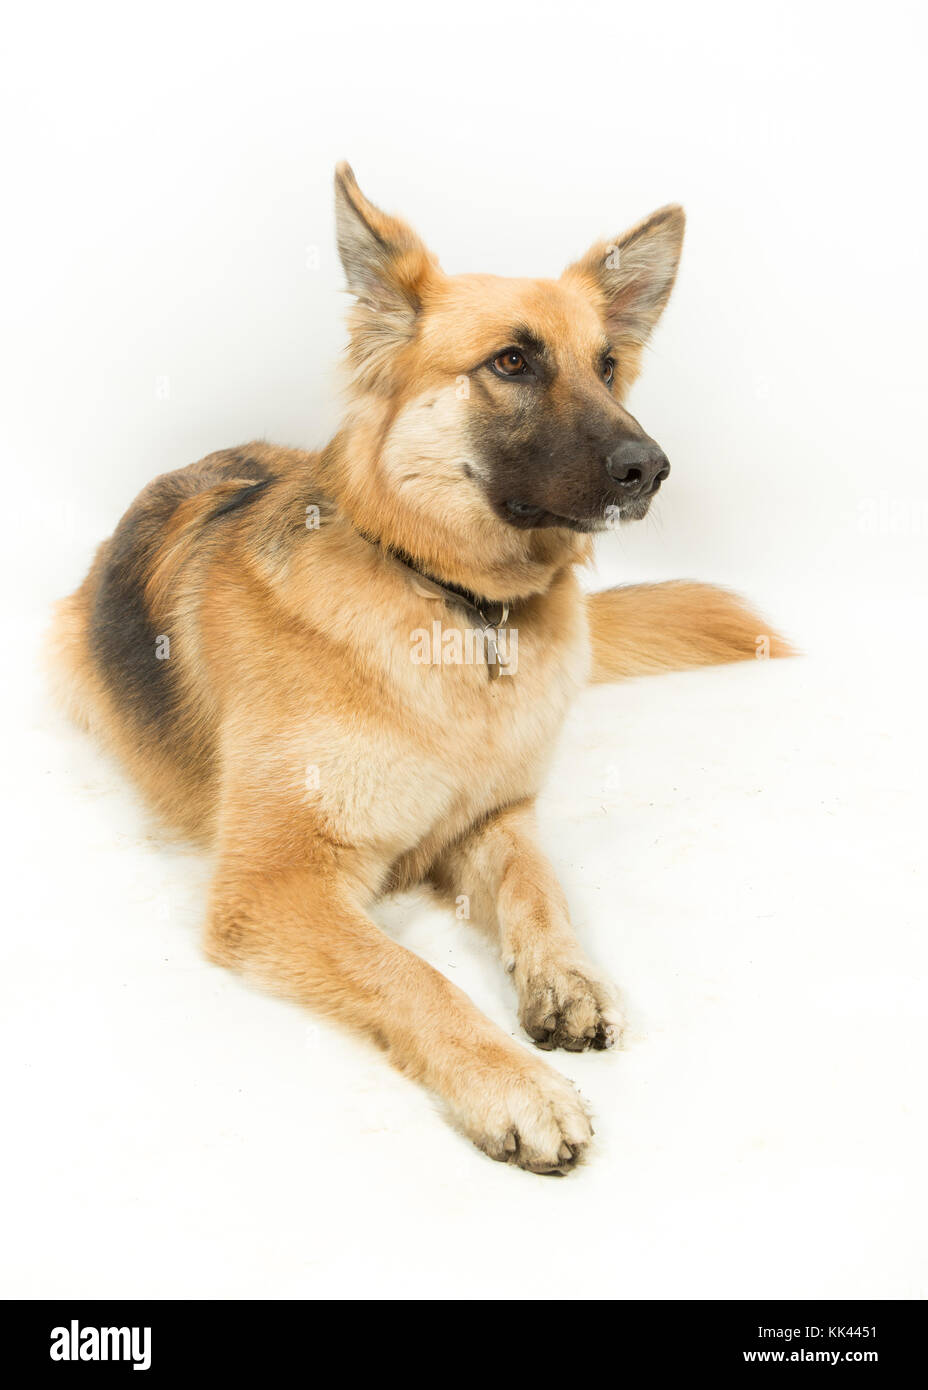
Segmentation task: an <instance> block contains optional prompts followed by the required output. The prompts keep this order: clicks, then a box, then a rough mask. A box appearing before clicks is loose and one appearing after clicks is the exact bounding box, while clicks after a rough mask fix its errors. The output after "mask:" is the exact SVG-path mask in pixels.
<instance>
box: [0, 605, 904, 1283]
mask: <svg viewBox="0 0 928 1390" xmlns="http://www.w3.org/2000/svg"><path fill="white" fill-rule="evenodd" d="M779 616H781V617H782V618H783V620H784V622H785V625H786V626H787V627H791V630H792V631H794V632H797V633H798V634H799V635H800V636H801V638H802V640H803V641H804V642H805V643H806V645H807V647H808V649H809V651H810V655H808V656H807V657H805V658H804V659H802V660H799V661H795V662H792V663H775V664H764V663H761V662H754V663H750V664H746V665H745V666H743V667H738V668H728V669H722V670H713V671H707V672H700V673H693V674H686V675H679V676H671V677H664V678H660V679H652V680H648V681H640V682H637V683H633V684H629V685H626V686H624V687H613V688H603V689H599V690H596V691H591V692H590V693H589V694H587V695H586V696H585V698H584V699H583V701H582V703H581V704H580V705H579V706H578V708H577V709H576V711H575V713H574V716H573V718H572V720H571V723H570V725H569V727H568V729H567V731H566V733H565V737H564V739H563V742H562V745H561V747H560V750H559V754H558V757H557V759H556V762H555V765H554V768H553V773H552V776H551V779H550V782H549V785H548V790H547V794H546V797H545V800H544V804H543V808H542V824H543V834H544V839H545V841H546V843H547V846H548V849H549V852H550V854H551V857H552V858H553V860H554V862H555V863H556V864H557V866H558V868H559V870H560V873H561V875H562V878H563V880H564V882H565V884H566V886H567V888H568V891H569V896H570V899H571V901H572V904H573V909H574V914H575V920H576V923H577V927H578V930H579V933H580V935H581V937H582V938H583V940H584V941H585V942H586V943H587V945H588V948H589V950H590V952H591V953H592V954H593V955H594V956H595V957H597V958H599V960H600V961H602V962H603V964H604V965H605V966H606V967H608V969H609V970H610V971H611V972H612V974H613V975H614V977H615V978H616V979H617V980H618V981H619V982H620V983H621V984H622V986H623V987H624V990H625V994H626V1000H627V1005H628V1009H629V1012H630V1016H631V1020H632V1026H631V1029H630V1036H629V1039H628V1045H627V1048H626V1050H625V1051H623V1052H622V1053H620V1054H614V1055H605V1056H604V1055H592V1056H581V1057H577V1056H568V1055H561V1054H553V1055H551V1057H550V1062H551V1065H552V1066H555V1067H558V1068H559V1069H561V1070H562V1071H563V1072H564V1073H565V1074H567V1075H569V1076H571V1077H572V1078H574V1080H575V1081H576V1082H577V1083H578V1085H579V1086H580V1087H581V1089H582V1090H583V1092H584V1093H585V1095H586V1096H587V1097H588V1098H589V1100H590V1102H591V1104H592V1106H593V1109H594V1111H595V1115H596V1129H597V1143H596V1149H595V1153H594V1155H593V1157H592V1160H591V1161H590V1163H589V1164H588V1165H587V1166H586V1167H585V1168H584V1169H582V1170H580V1171H578V1172H577V1173H575V1174H573V1175H572V1176H571V1177H569V1178H567V1179H541V1178H537V1177H533V1176H530V1175H527V1174H524V1173H522V1172H520V1171H517V1170H515V1169H509V1168H505V1167H503V1166H501V1165H497V1164H494V1163H491V1162H490V1161H489V1160H487V1159H486V1158H484V1157H482V1156H481V1155H480V1154H479V1153H478V1152H477V1151H476V1150H474V1149H472V1148H471V1147H470V1145H469V1144H468V1143H467V1142H466V1141H465V1140H463V1139H462V1138H460V1137H459V1136H458V1135H457V1134H456V1133H455V1132H454V1131H453V1130H451V1129H450V1128H448V1126H447V1125H446V1124H445V1123H444V1122H443V1121H442V1119H441V1118H440V1116H439V1115H438V1113H437V1112H436V1110H435V1107H434V1106H433V1104H432V1102H431V1101H430V1100H429V1099H428V1097H427V1096H425V1095H424V1094H423V1093H421V1092H420V1091H419V1090H417V1089H416V1087H415V1086H413V1085H412V1084H410V1083H408V1082H406V1081H405V1080H403V1079H402V1078H400V1077H399V1076H397V1075H395V1074H393V1073H392V1072H391V1071H390V1070H389V1069H388V1067H387V1066H386V1065H385V1063H384V1062H383V1061H382V1059H381V1057H380V1056H379V1055H378V1054H377V1053H376V1052H374V1051H373V1050H372V1049H370V1048H368V1047H367V1046H366V1045H365V1044H363V1043H361V1042H358V1041H356V1040H355V1039H353V1038H350V1037H347V1036H343V1035H341V1034H340V1033H338V1032H336V1031H334V1030H333V1029H331V1028H330V1027H329V1026H328V1025H326V1024H323V1023H319V1022H316V1021H313V1020H312V1019H310V1018H308V1017H307V1016H304V1015H303V1014H302V1013H301V1012H300V1011H299V1010H298V1009H296V1008H294V1007H291V1006H288V1005H286V1004H283V1003H280V1002H278V1001H276V1000H273V999H269V998H265V997H263V996H261V995H260V994H257V993H255V992H254V991H253V990H252V989H250V988H249V987H247V986H246V985H245V984H243V983H242V982H240V981H239V980H238V979H236V978H234V977H232V976H231V975H228V974H226V973H223V972H222V971H221V970H219V969H216V968H214V967H211V966H209V965H207V964H206V963H205V962H204V961H203V960H202V959H201V956H200V953H199V948H198V927H199V921H200V917H201V913H202V909H203V901H204V889H205V884H206V881H207V872H208V868H207V865H206V864H205V863H204V862H203V860H202V859H201V858H200V857H199V856H197V855H196V854H193V853H189V852H186V851H184V850H182V849H179V848H177V847H171V846H167V845H165V844H164V843H162V842H160V841H159V840H158V839H157V838H154V837H152V836H151V835H150V833H149V831H148V829H147V827H146V825H145V822H144V821H143V819H142V817H141V814H140V812H139V809H138V806H137V803H136V801H135V799H134V796H133V795H132V793H131V791H130V790H129V789H128V788H127V787H126V785H125V784H124V783H123V781H122V780H121V778H120V776H119V774H118V773H117V772H116V771H115V770H114V769H112V768H111V767H110V766H108V765H107V764H106V763H105V762H104V761H103V760H102V759H101V758H100V756H99V755H98V754H97V753H96V751H95V750H94V749H93V748H92V747H90V746H89V744H87V743H86V742H85V741H84V739H83V738H82V737H81V736H79V735H77V734H75V733H74V732H72V731H71V730H70V729H69V728H68V727H67V726H66V725H64V724H63V723H62V722H61V721H60V720H59V718H58V716H57V715H55V714H54V713H52V712H50V711H49V710H48V709H47V707H46V706H45V704H44V703H43V700H42V697H41V695H40V687H39V685H38V681H37V678H35V679H33V678H32V677H31V676H30V677H29V679H28V680H27V682H25V683H24V684H19V685H16V686H14V695H13V704H12V706H11V708H10V710H9V711H8V713H7V716H6V720H7V722H6V727H7V730H8V731H11V732H12V734H13V737H12V739H11V743H12V745H13V747H12V748H11V758H12V782H11V786H12V788H13V792H14V795H13V797H12V798H11V800H10V802H9V807H10V810H11V817H10V823H9V824H8V826H7V829H6V832H5V837H6V850H7V858H8V867H7V871H6V875H5V888H6V890H7V891H6V894H5V898H6V902H7V907H8V911H7V913H6V914H5V915H6V927H5V931H4V955H5V960H4V964H3V969H2V976H0V979H2V986H0V988H2V1001H3V1006H2V1029H3V1055H4V1066H3V1090H4V1098H3V1118H4V1126H3V1127H4V1131H5V1142H4V1157H3V1166H4V1168H5V1170H6V1178H5V1188H6V1191H7V1194H8V1197H11V1199H12V1200H11V1201H10V1203H9V1206H10V1208H11V1210H8V1211H7V1214H6V1216H5V1220H4V1227H5V1229H4V1233H3V1246H4V1258H3V1262H2V1263H3V1289H2V1292H3V1293H4V1294H6V1295H26V1296H39V1295H44V1296H56V1297H62V1296H65V1295H67V1296H73V1297H76V1296H83V1297H91V1296H107V1297H109V1296H117V1295H119V1296H155V1297H167V1296H181V1297H184V1296H188V1297H200V1296H233V1295H242V1296H252V1297H267V1296H284V1297H290V1296H336V1295H354V1296H360V1297H382V1296H390V1297H407V1296H430V1297H440V1298H443V1297H457V1296H464V1297H482V1296H486V1297H493V1298H503V1299H506V1298H517V1297H550V1296H555V1297H563V1298H586V1297H600V1296H607V1297H630V1298H639V1297H650V1296H656V1297H663V1298H679V1297H707V1298H719V1297H736V1298H746V1297H759V1296H764V1297H784V1296H790V1297H801V1298H812V1297H822V1296H830V1297H839V1298H841V1297H869V1296H875V1297H904V1298H914V1297H925V1296H926V1295H928V1273H926V1255H925V1249H926V1240H925V1237H926V1220H925V1217H926V1202H925V1171H926V1157H928V1155H926V1134H928V1129H926V1098H925V1081H924V1074H925V1057H926V1050H925V1023H924V1019H925V998H926V983H928V981H926V975H928V945H926V938H925V913H924V892H923V887H922V879H921V873H922V859H923V842H924V808H923V793H924V780H923V773H922V771H921V763H920V760H922V759H923V755H924V747H925V740H924V733H923V730H922V724H923V718H924V711H923V694H922V693H921V689H920V685H921V683H920V680H919V679H918V677H919V674H920V668H921V664H922V658H921V648H920V641H921V639H920V636H919V626H918V623H919V614H918V612H917V611H912V612H909V613H906V612H904V611H900V609H899V605H898V604H894V605H893V606H892V608H891V609H890V607H889V606H888V605H880V604H874V605H873V606H872V607H871V608H870V609H868V608H867V607H866V606H864V607H858V608H856V610H854V614H853V619H851V618H850V617H849V616H847V615H845V617H843V618H841V619H840V621H839V620H838V619H836V618H835V617H834V615H828V614H827V613H826V614H820V615H818V616H816V615H810V614H809V613H808V612H806V611H805V610H804V609H803V607H802V604H801V602H800V601H799V599H798V597H797V598H796V599H795V600H794V599H791V598H790V597H789V595H788V594H784V597H783V601H782V605H781V609H780V613H779ZM852 622H853V625H854V626H853V629H852V626H851V624H852ZM38 625H39V614H38V613H36V614H35V615H32V616H29V615H27V616H26V617H24V618H21V628H20V629H17V630H13V631H10V630H8V631H7V632H6V641H7V650H8V652H9V653H13V652H15V653H16V669H17V671H18V672H20V673H21V672H23V671H26V672H31V669H32V666H31V655H30V653H31V651H32V647H33V644H34V639H35V635H36V631H37V628H38ZM381 920H382V922H383V923H384V925H385V926H386V928H387V929H388V930H389V931H390V932H392V933H394V934H395V935H396V936H397V937H398V938H399V939H401V940H402V941H403V942H404V943H405V944H406V945H408V946H409V947H411V948H412V949H413V950H415V951H418V952H420V953H421V954H422V955H424V956H425V957H426V958H427V959H429V960H430V961H432V962H433V963H434V964H435V965H437V966H438V967H439V968H441V969H443V970H446V971H448V973H449V974H450V975H451V976H452V977H453V978H454V979H455V981H456V982H457V983H459V984H460V985H461V986H462V987H463V988H464V989H466V990H467V991H468V992H469V993H470V994H471V995H472V996H473V997H474V998H475V999H476V1000H477V1001H478V1002H479V1004H480V1005H481V1007H482V1008H483V1009H485V1010H486V1012H487V1013H488V1014H489V1015H490V1016H492V1017H493V1018H494V1019H495V1020H496V1021H497V1022H499V1023H500V1024H502V1025H503V1026H504V1027H506V1028H508V1029H510V1030H511V1031H515V1030H516V1028H517V1025H516V1023H515V1018H514V1007H513V998H512V997H511V994H510V987H509V983H508V981H507V979H506V977H505V976H504V974H503V973H502V971H501V969H500V967H499V966H498V964H497V962H496V961H495V960H494V959H493V958H492V956H491V954H490V952H489V949H488V948H487V947H486V946H485V944H484V942H483V940H482V939H481V938H480V937H479V936H478V935H477V934H476V933H475V932H474V931H473V930H471V929H468V928H467V926H466V924H462V923H457V922H455V921H453V920H450V919H449V917H448V916H447V915H446V914H445V913H444V912H443V911H440V910H438V909H437V908H436V907H435V905H434V904H433V903H431V902H430V901H429V900H427V899H426V898H424V897H419V896H410V897H408V898H405V899H403V900H400V901H396V902H393V903H390V904H388V905H386V906H385V907H384V909H383V911H382V913H381Z"/></svg>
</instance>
